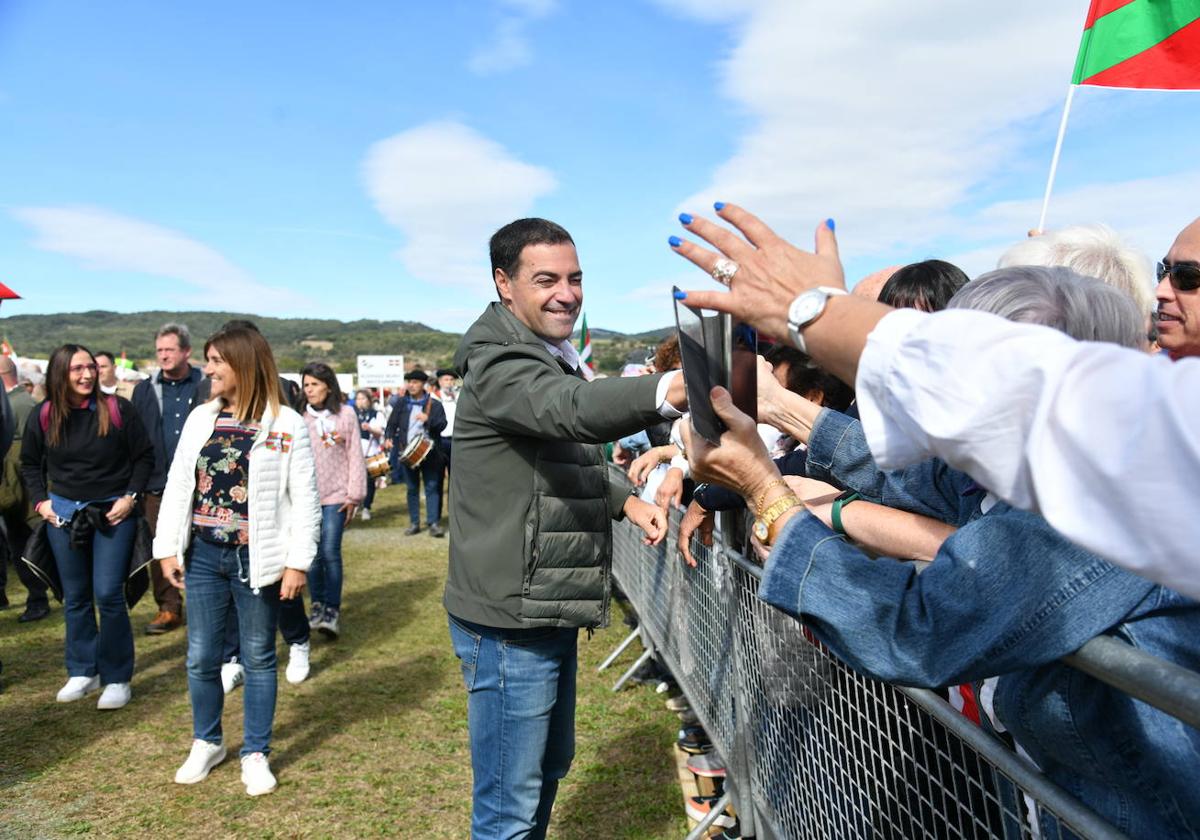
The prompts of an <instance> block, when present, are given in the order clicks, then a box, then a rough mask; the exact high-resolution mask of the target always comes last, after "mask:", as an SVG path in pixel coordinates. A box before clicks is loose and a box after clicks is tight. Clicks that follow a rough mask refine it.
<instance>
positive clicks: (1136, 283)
mask: <svg viewBox="0 0 1200 840" xmlns="http://www.w3.org/2000/svg"><path fill="white" fill-rule="evenodd" d="M1014 265H1062V266H1066V267H1067V268H1073V269H1075V270H1076V271H1078V272H1079V273H1080V274H1083V275H1085V276H1087V277H1095V278H1096V279H1097V280H1100V281H1101V282H1104V283H1107V284H1108V285H1110V286H1113V287H1114V288H1117V289H1120V290H1121V291H1123V292H1125V293H1126V294H1128V295H1131V296H1132V297H1133V300H1134V302H1135V303H1136V304H1137V305H1138V306H1139V307H1140V308H1141V309H1142V311H1143V312H1144V313H1145V314H1147V315H1149V314H1150V313H1151V312H1153V311H1154V309H1155V308H1156V307H1157V306H1158V304H1157V302H1156V301H1155V299H1154V282H1153V280H1152V279H1151V277H1152V275H1151V273H1150V259H1149V258H1148V257H1147V256H1146V255H1145V254H1143V253H1142V252H1141V251H1139V250H1137V249H1136V248H1133V247H1131V246H1130V245H1129V244H1128V243H1126V242H1125V240H1123V239H1122V238H1121V236H1120V235H1119V234H1118V233H1117V232H1116V231H1115V230H1113V229H1112V228H1110V227H1109V226H1108V225H1100V224H1096V225H1072V226H1071V227H1065V228H1061V229H1060V230H1052V231H1050V232H1049V233H1045V234H1042V235H1041V236H1033V237H1030V238H1029V239H1026V240H1025V241H1024V242H1018V243H1017V244H1016V245H1013V246H1012V247H1011V248H1009V249H1008V250H1007V251H1005V252H1004V254H1003V255H1002V256H1001V257H1000V261H999V262H998V263H997V264H996V267H997V268H1009V267H1011V266H1014Z"/></svg>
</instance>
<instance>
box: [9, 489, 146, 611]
mask: <svg viewBox="0 0 1200 840" xmlns="http://www.w3.org/2000/svg"><path fill="white" fill-rule="evenodd" d="M90 512H91V509H88V508H85V509H84V510H82V511H80V512H79V514H78V516H80V517H83V518H85V519H86V518H88V517H87V514H88V513H90ZM81 524H82V523H81ZM96 524H97V523H96V521H95V520H94V518H93V521H92V523H91V525H92V527H95V526H96ZM49 527H51V526H50V525H48V524H47V523H46V520H44V519H42V520H41V521H39V522H38V524H37V525H36V526H35V527H34V529H33V533H32V534H30V535H29V539H28V540H27V541H26V542H25V551H24V552H23V553H22V555H21V561H22V562H23V563H24V564H25V565H26V566H27V567H28V568H29V570H30V571H31V572H32V573H33V575H34V577H36V578H37V579H38V580H40V581H41V582H42V583H43V584H45V586H46V588H47V589H49V590H50V591H51V592H53V593H54V599H55V600H56V601H58V602H59V603H60V604H61V603H62V599H63V587H62V578H61V577H59V574H58V564H57V563H55V562H54V551H53V550H52V549H51V548H50V537H49V535H48V534H47V532H46V529H47V528H49ZM153 542H154V541H153V538H152V537H151V536H150V525H149V523H147V522H146V517H144V516H141V515H140V514H138V515H137V536H135V537H134V540H133V554H132V555H131V556H130V558H129V571H128V572H127V573H126V576H125V603H126V604H128V605H129V607H130V609H132V608H133V606H134V605H135V604H136V603H137V602H138V601H139V600H141V597H142V596H143V595H144V594H146V590H147V589H148V588H149V587H150V561H151V560H152V559H153V558H154V553H153Z"/></svg>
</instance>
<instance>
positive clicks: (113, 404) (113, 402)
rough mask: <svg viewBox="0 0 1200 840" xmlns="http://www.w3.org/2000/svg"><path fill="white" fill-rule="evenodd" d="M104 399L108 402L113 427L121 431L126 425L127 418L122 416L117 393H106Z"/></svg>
mask: <svg viewBox="0 0 1200 840" xmlns="http://www.w3.org/2000/svg"><path fill="white" fill-rule="evenodd" d="M104 401H105V402H106V403H108V417H109V419H110V420H112V424H113V427H114V428H116V430H117V431H120V430H121V427H122V426H124V425H125V418H124V417H122V416H121V404H120V403H119V402H117V395H116V394H105V395H104Z"/></svg>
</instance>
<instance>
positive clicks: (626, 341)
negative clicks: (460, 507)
mask: <svg viewBox="0 0 1200 840" xmlns="http://www.w3.org/2000/svg"><path fill="white" fill-rule="evenodd" d="M232 318H247V319H249V320H251V321H253V322H254V323H256V324H257V325H258V328H259V329H261V330H262V332H263V335H265V336H266V337H267V340H268V341H269V342H271V347H272V348H273V349H274V350H275V356H276V359H277V360H278V362H279V367H280V369H281V370H285V371H286V370H293V371H294V370H299V369H300V368H301V367H303V366H304V363H305V362H308V361H313V360H321V361H325V362H329V363H330V364H331V365H332V366H333V367H334V368H335V369H336V370H340V371H343V372H352V371H354V369H355V366H356V364H357V359H356V357H357V356H359V355H370V354H387V355H390V354H400V353H402V354H404V356H405V361H406V363H410V364H412V365H415V366H420V367H422V368H425V369H427V370H433V369H435V368H438V367H448V366H449V365H450V364H451V363H452V360H453V358H454V351H455V349H456V348H457V347H458V341H459V338H460V337H461V336H460V335H459V334H458V333H450V332H442V331H440V330H435V329H433V328H432V327H430V326H428V325H426V324H422V323H419V322H417V321H375V320H370V319H363V320H360V321H336V320H333V319H319V318H267V317H262V316H257V315H246V314H243V313H235V312H162V311H158V312H105V311H102V310H94V311H91V312H66V313H61V314H55V315H14V316H10V317H0V332H2V333H3V335H4V336H5V337H7V339H8V341H9V343H10V344H11V345H12V347H13V349H14V350H15V351H16V352H17V354H18V355H23V356H36V357H40V358H45V357H47V356H49V355H50V353H51V352H53V350H54V348H56V347H58V346H59V345H61V344H66V343H76V344H83V345H85V346H86V347H88V349H90V350H92V351H93V352H96V351H100V350H108V351H109V352H111V353H114V354H116V355H117V356H120V355H121V353H122V352H124V353H125V354H126V355H127V356H128V357H129V358H130V359H132V360H133V361H134V362H135V363H137V364H138V366H139V367H147V366H152V365H154V364H156V363H155V361H154V333H155V332H156V331H157V330H158V328H159V327H161V326H162V325H163V324H165V323H168V322H171V321H174V322H177V323H182V324H186V325H187V327H188V329H189V330H191V333H192V343H193V344H194V345H196V349H195V351H194V353H193V357H194V358H195V359H196V360H197V361H198V360H199V356H200V352H201V349H202V347H203V343H204V338H205V337H206V336H209V335H211V334H212V333H214V332H216V330H217V329H218V328H219V327H220V326H221V324H223V323H225V322H226V321H228V320H230V319H232ZM668 332H669V330H656V331H654V332H651V333H642V334H639V335H632V336H627V335H624V334H622V333H617V332H612V331H609V330H593V331H592V337H593V339H592V340H593V345H594V346H593V351H594V356H595V359H596V361H597V364H598V367H599V369H600V370H601V371H602V372H604V373H615V372H616V371H618V370H620V368H621V365H622V364H624V361H625V356H626V355H627V354H628V353H629V352H630V351H632V350H634V349H635V348H640V347H648V346H653V345H654V344H656V343H657V342H658V341H659V340H661V338H662V336H663V335H665V334H666V333H668ZM601 335H602V336H603V338H601V337H599V336H601Z"/></svg>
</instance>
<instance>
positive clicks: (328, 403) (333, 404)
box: [300, 362, 343, 411]
mask: <svg viewBox="0 0 1200 840" xmlns="http://www.w3.org/2000/svg"><path fill="white" fill-rule="evenodd" d="M306 376H311V377H312V378H313V379H316V380H317V381H318V382H321V383H323V384H324V385H325V387H326V388H328V389H329V393H328V394H327V395H326V396H325V402H324V403H323V404H322V405H320V406H317V407H318V408H323V409H325V410H327V411H340V410H341V408H342V401H343V397H342V386H340V385H338V380H337V374H336V373H334V372H333V368H331V367H330V366H329V365H327V364H325V363H324V362H309V363H308V364H306V365H305V366H304V368H303V369H302V370H301V371H300V383H301V385H303V384H304V377H306Z"/></svg>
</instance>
